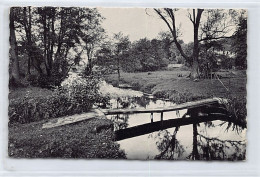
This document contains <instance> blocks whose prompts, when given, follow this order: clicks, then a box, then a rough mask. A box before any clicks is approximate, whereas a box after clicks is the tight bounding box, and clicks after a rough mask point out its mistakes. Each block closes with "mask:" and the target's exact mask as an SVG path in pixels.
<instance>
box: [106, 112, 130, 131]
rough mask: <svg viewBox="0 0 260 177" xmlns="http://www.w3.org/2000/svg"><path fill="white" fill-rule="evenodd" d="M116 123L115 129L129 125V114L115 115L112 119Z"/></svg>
mask: <svg viewBox="0 0 260 177" xmlns="http://www.w3.org/2000/svg"><path fill="white" fill-rule="evenodd" d="M110 120H112V121H113V123H114V130H115V131H116V130H120V129H125V128H127V127H128V125H129V124H128V120H129V114H122V115H119V114H117V115H113V116H111V119H110Z"/></svg>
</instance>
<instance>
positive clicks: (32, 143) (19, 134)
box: [8, 87, 125, 159]
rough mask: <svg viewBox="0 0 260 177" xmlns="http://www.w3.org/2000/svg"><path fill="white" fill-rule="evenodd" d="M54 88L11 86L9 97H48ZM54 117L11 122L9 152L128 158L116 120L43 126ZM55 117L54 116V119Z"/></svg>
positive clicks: (15, 155) (24, 155)
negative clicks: (116, 135)
mask: <svg viewBox="0 0 260 177" xmlns="http://www.w3.org/2000/svg"><path fill="white" fill-rule="evenodd" d="M52 94H53V91H51V90H48V89H42V88H38V87H24V88H17V89H12V90H10V94H9V99H12V100H26V99H28V98H29V100H35V99H38V97H48V96H50V95H52ZM51 120H52V119H46V120H37V118H36V119H35V121H33V122H29V123H19V122H13V123H10V122H9V124H8V130H9V137H8V138H9V142H8V154H9V157H12V158H88V159H89V158H94V159H95V158H106V159H116V158H125V153H124V152H123V151H122V150H120V149H119V145H118V144H117V143H116V142H114V132H113V130H111V129H110V127H111V125H112V122H111V121H110V120H107V119H96V118H94V119H89V120H84V121H81V122H76V123H73V124H69V125H64V126H60V127H54V128H49V129H47V128H46V129H43V128H42V126H43V124H44V123H46V122H49V121H51ZM53 120H54V119H53Z"/></svg>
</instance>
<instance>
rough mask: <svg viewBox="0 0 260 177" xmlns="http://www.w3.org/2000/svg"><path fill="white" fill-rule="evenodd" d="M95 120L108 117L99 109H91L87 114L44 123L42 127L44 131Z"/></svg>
mask: <svg viewBox="0 0 260 177" xmlns="http://www.w3.org/2000/svg"><path fill="white" fill-rule="evenodd" d="M93 118H106V116H105V114H104V113H103V112H101V111H100V110H98V109H91V110H90V111H89V112H87V113H83V114H75V115H72V116H65V117H59V118H55V119H51V120H49V121H48V122H47V123H44V124H43V125H42V128H43V129H44V128H53V127H59V126H62V125H67V124H72V123H75V122H80V121H83V120H87V119H93Z"/></svg>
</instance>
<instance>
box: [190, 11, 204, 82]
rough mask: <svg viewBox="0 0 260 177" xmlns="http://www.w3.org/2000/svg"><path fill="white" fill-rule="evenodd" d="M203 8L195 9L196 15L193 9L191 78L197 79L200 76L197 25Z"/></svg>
mask: <svg viewBox="0 0 260 177" xmlns="http://www.w3.org/2000/svg"><path fill="white" fill-rule="evenodd" d="M202 12H203V9H198V10H197V16H196V15H195V9H193V19H194V21H193V32H194V35H193V54H192V70H191V79H198V78H199V76H200V71H199V39H198V33H199V25H200V18H201V14H202Z"/></svg>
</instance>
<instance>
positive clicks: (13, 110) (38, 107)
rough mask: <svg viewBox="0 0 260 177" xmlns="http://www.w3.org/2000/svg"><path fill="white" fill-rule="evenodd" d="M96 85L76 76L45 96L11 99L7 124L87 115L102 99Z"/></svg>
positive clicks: (95, 82) (93, 79) (92, 79)
mask: <svg viewBox="0 0 260 177" xmlns="http://www.w3.org/2000/svg"><path fill="white" fill-rule="evenodd" d="M97 83H98V79H95V78H82V77H78V78H76V79H72V80H71V81H69V82H66V83H64V84H63V85H62V86H61V87H60V88H58V89H55V90H54V91H53V92H52V93H51V94H50V95H47V96H46V95H43V96H40V95H39V96H37V97H36V96H34V97H29V96H28V97H27V96H25V97H22V98H13V99H10V101H9V122H10V123H13V122H19V123H29V122H34V121H38V120H43V119H49V118H55V117H60V116H67V115H73V114H78V113H82V112H87V111H88V110H89V109H91V107H92V105H93V104H94V102H96V101H98V100H100V98H101V96H100V95H99V93H98V84H97Z"/></svg>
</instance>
